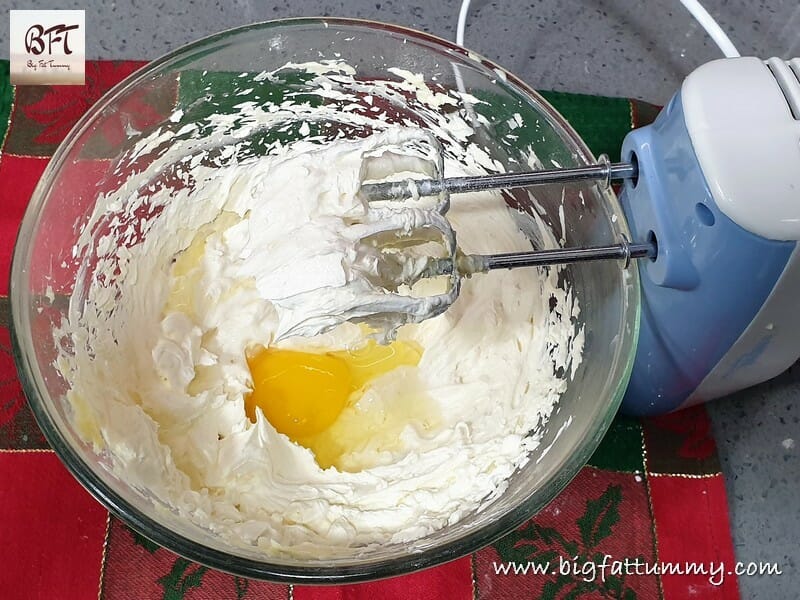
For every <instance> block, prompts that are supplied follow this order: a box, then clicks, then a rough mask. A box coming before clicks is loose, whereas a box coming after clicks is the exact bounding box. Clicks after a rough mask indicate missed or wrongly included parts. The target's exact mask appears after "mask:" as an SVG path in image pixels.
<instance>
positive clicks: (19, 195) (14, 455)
mask: <svg viewBox="0 0 800 600" xmlns="http://www.w3.org/2000/svg"><path fill="white" fill-rule="evenodd" d="M142 64H144V63H142V62H133V61H126V62H106V61H99V62H88V63H87V65H86V71H87V72H86V85H84V86H63V87H57V86H24V87H23V86H19V87H16V88H15V87H14V86H12V85H11V84H10V82H9V76H8V63H7V62H4V61H3V62H0V140H2V153H0V305H1V306H2V307H5V308H7V304H8V302H7V298H6V297H7V295H8V272H9V266H10V260H11V253H12V248H13V244H14V239H15V236H16V232H17V229H18V226H19V222H20V219H21V218H22V214H23V212H24V210H25V206H26V204H27V202H28V200H29V198H30V196H31V193H32V192H33V188H34V186H35V185H36V183H37V181H38V179H39V177H40V175H41V173H42V171H43V170H44V168H45V165H47V162H48V160H49V157H50V156H51V155H52V153H53V151H54V150H55V149H56V147H57V145H58V144H59V142H61V140H62V139H64V137H65V136H66V134H67V133H68V131H69V130H70V128H71V127H72V125H73V124H74V123H75V121H76V120H77V119H78V118H79V117H80V116H81V115H82V114H83V113H84V112H85V111H86V110H87V109H88V108H89V107H90V106H91V105H92V103H93V102H95V101H96V100H97V99H98V98H99V97H100V96H101V95H102V94H103V93H104V92H105V91H106V90H107V89H109V88H110V87H111V86H112V85H114V84H115V83H117V82H118V81H120V80H121V79H123V78H124V77H126V76H127V75H129V74H130V73H132V72H133V71H134V70H136V69H137V68H138V67H140V66H141V65H142ZM546 97H547V99H548V100H550V101H551V102H552V103H553V104H554V105H555V106H556V107H557V108H558V109H559V110H560V111H561V112H562V114H564V115H565V116H566V118H567V119H568V120H569V121H570V122H571V123H572V124H573V126H574V127H575V128H576V129H577V130H578V132H579V133H580V134H581V135H582V136H583V138H584V139H585V140H586V141H587V143H588V145H589V146H590V147H591V148H592V150H593V151H594V152H595V153H596V154H600V153H607V154H609V155H610V156H612V157H616V156H618V154H619V148H620V144H621V142H622V138H623V136H624V135H625V133H626V132H627V131H629V130H630V129H631V128H632V127H637V126H640V125H643V124H646V123H647V122H649V121H650V120H652V119H653V118H654V116H655V114H656V112H657V111H656V109H655V107H653V106H650V105H646V104H643V103H640V102H635V101H629V100H626V99H617V98H598V97H589V96H578V95H570V94H561V93H547V94H546ZM136 102H138V105H137V106H132V107H129V108H130V109H131V110H130V112H131V113H133V114H134V115H136V117H135V119H139V120H141V121H142V122H143V123H146V122H148V121H151V119H154V118H155V119H158V118H160V117H159V115H160V114H163V112H162V111H161V109H162V108H163V107H159V106H153V105H150V104H148V98H147V97H146V96H145V97H142V98H140V99H138V100H136ZM151 122H152V121H151ZM133 125H134V126H136V123H134V124H133ZM105 134H106V136H107V137H108V140H109V142H114V141H116V140H117V136H121V135H124V133H123V131H122V130H121V129H120V131H116V130H115V129H114V128H110V129H109V130H108V131H107V132H105ZM7 325H8V323H7V315H6V316H5V317H4V318H3V319H0V597H2V598H3V599H8V600H15V599H17V598H19V599H26V600H28V599H35V598H46V599H48V600H50V599H56V598H68V599H82V598H86V599H95V598H100V599H117V598H137V599H150V598H163V599H165V600H166V599H169V600H177V599H182V598H185V599H187V600H189V599H193V598H194V599H199V598H214V599H216V598H221V599H224V598H236V599H240V598H262V599H272V598H276V599H277V598H281V599H284V598H294V599H295V600H311V599H318V600H323V599H325V600H327V599H331V600H333V599H348V600H361V599H364V600H374V599H375V598H381V599H391V598H414V599H428V598H430V599H434V598H436V599H439V598H444V599H451V598H452V599H454V600H459V599H464V600H468V599H490V598H492V599H512V598H532V599H533V598H536V599H539V598H543V599H553V600H555V599H563V600H567V599H588V598H592V599H595V598H618V599H623V600H634V599H639V600H649V599H665V600H678V599H682V598H704V599H731V598H738V597H739V592H738V586H737V580H736V577H735V576H734V575H732V574H731V575H729V574H727V573H725V574H724V578H723V583H722V584H721V585H715V584H717V583H718V579H719V578H716V579H715V580H714V582H713V583H712V582H711V581H710V580H709V579H710V578H709V575H655V574H650V575H636V574H627V575H615V574H611V572H610V571H607V572H606V576H605V578H604V580H603V579H602V578H601V577H600V573H599V570H598V572H597V573H596V574H595V575H596V576H595V577H594V578H592V577H591V574H590V573H588V572H587V573H586V575H585V576H582V575H580V574H577V575H576V574H574V573H573V574H570V575H559V574H557V573H555V574H549V575H539V574H533V573H531V572H528V573H527V574H522V573H517V574H514V572H513V570H512V571H511V572H510V573H509V574H502V573H498V572H497V570H498V567H499V566H500V567H502V565H504V564H509V565H510V564H512V562H514V563H516V564H517V565H519V566H520V567H524V565H525V564H527V563H528V562H530V561H532V562H534V563H537V564H542V563H544V562H546V561H550V562H551V564H552V565H554V566H555V565H558V564H559V559H560V558H561V559H562V560H564V561H570V562H571V563H573V564H578V565H583V564H584V563H586V564H589V563H593V564H596V565H600V564H601V563H602V562H603V557H604V556H606V555H608V557H609V558H607V559H606V560H607V561H624V560H625V559H628V560H629V561H630V562H632V561H635V560H637V559H638V560H639V561H640V563H641V564H644V563H647V564H650V565H654V564H656V563H662V562H663V563H671V564H677V565H685V564H686V563H687V562H688V563H695V564H699V565H706V566H708V565H710V564H712V563H713V564H717V565H718V564H719V563H724V564H725V568H726V570H729V569H732V568H733V563H734V560H735V558H734V554H733V546H732V543H731V535H730V525H729V518H728V506H727V501H726V497H725V486H724V481H723V477H722V474H721V472H720V464H719V461H718V459H717V455H716V449H715V444H714V440H713V438H712V436H711V432H710V427H709V419H708V416H707V414H706V411H705V409H704V408H702V407H698V408H692V409H689V410H684V411H681V412H679V413H675V414H672V415H668V416H665V417H660V418H655V419H644V420H639V419H633V418H627V417H623V416H619V417H617V419H616V420H615V421H614V424H613V425H612V427H611V429H610V431H609V433H608V435H607V436H606V438H605V440H604V441H603V443H602V445H601V446H600V448H599V449H598V450H597V452H596V453H595V455H594V456H593V457H592V459H591V461H590V462H589V464H588V465H586V467H584V468H583V470H582V471H581V472H580V474H579V475H578V476H577V477H576V478H575V480H574V481H572V483H571V484H570V485H569V486H568V487H567V488H566V490H564V492H563V493H562V494H561V495H560V496H559V497H558V498H556V499H555V500H554V501H553V502H552V503H551V504H550V505H549V506H548V507H547V508H546V509H545V510H543V511H542V512H541V513H540V514H538V515H536V516H535V517H534V518H532V519H531V520H530V521H528V522H527V523H525V524H524V525H523V526H522V527H520V528H519V529H517V530H516V531H514V532H512V533H510V534H508V535H507V536H505V537H504V538H502V539H500V540H498V541H496V542H495V543H494V544H492V545H490V546H488V547H486V548H484V549H482V550H480V551H478V552H476V553H475V554H473V555H472V556H468V557H465V558H461V559H458V560H455V561H453V562H450V563H448V564H445V565H442V566H439V567H436V568H432V569H428V570H425V571H421V572H418V573H414V574H411V575H406V576H402V577H397V578H393V579H389V580H384V581H379V582H373V583H366V584H356V585H345V586H335V587H308V586H287V585H281V584H274V583H267V582H262V581H254V580H248V579H244V578H239V577H234V576H232V575H228V574H225V573H222V572H218V571H215V570H213V569H209V568H207V567H205V566H201V565H198V564H195V563H192V562H190V561H188V560H186V559H183V558H181V557H178V556H176V555H175V554H173V553H171V552H170V551H168V550H166V549H163V548H159V547H158V546H156V545H155V544H153V543H152V542H150V541H149V540H147V539H146V538H144V537H143V536H141V535H139V534H137V533H135V532H133V531H132V530H131V529H129V528H128V527H127V526H126V525H125V524H123V523H122V521H120V520H119V519H117V518H116V517H113V516H110V515H109V514H108V512H107V511H106V510H105V508H103V507H102V506H101V505H100V504H98V503H97V502H96V501H95V500H94V499H93V498H92V497H91V496H90V495H89V494H88V492H86V491H85V490H84V489H83V488H81V487H80V485H79V484H78V483H77V482H76V481H75V480H74V479H73V478H72V477H71V476H70V475H69V474H68V473H67V471H66V470H65V468H64V467H63V466H62V465H61V463H60V462H59V460H58V458H57V457H56V456H55V454H54V453H53V451H52V450H50V449H49V448H48V446H47V443H46V441H45V440H44V438H43V436H42V434H41V433H40V432H39V430H38V428H37V426H36V423H35V421H34V419H33V416H32V414H31V412H30V410H29V409H28V407H27V404H26V401H25V398H24V396H23V394H22V390H21V388H20V383H19V381H18V379H17V376H16V371H15V368H14V364H13V360H12V357H11V350H10V342H9V333H8V329H7ZM520 567H518V568H520ZM590 579H591V580H590Z"/></svg>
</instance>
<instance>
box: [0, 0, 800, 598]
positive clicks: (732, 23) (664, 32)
mask: <svg viewBox="0 0 800 600" xmlns="http://www.w3.org/2000/svg"><path fill="white" fill-rule="evenodd" d="M705 4H706V6H707V8H708V9H709V11H710V12H711V13H712V14H714V15H715V17H716V18H717V19H718V20H719V21H720V23H721V24H722V26H723V27H724V28H725V30H726V31H727V32H728V33H729V35H730V36H731V39H732V40H733V42H734V43H735V44H736V45H737V46H738V48H739V50H740V51H741V52H742V53H743V54H750V55H756V56H761V57H765V58H766V57H768V56H773V55H777V56H783V57H790V56H791V57H793V56H800V5H799V4H798V3H797V0H765V1H755V2H750V1H748V0H708V1H707V2H705ZM0 7H2V8H3V13H5V14H7V10H8V9H10V8H19V9H30V8H78V9H85V10H86V23H87V29H88V31H89V34H88V36H87V40H86V43H87V56H88V58H105V59H108V58H120V59H122V58H143V59H153V58H157V57H158V56H160V55H162V54H164V53H166V52H168V51H170V50H174V49H176V48H178V47H179V46H181V45H183V44H185V43H187V42H191V41H195V40H197V39H199V38H201V37H203V36H206V35H209V34H212V33H216V32H218V31H221V30H223V29H227V28H230V27H236V26H238V25H243V24H246V23H251V22H254V21H263V20H269V19H278V18H287V17H298V16H341V17H354V18H363V19H374V20H380V21H386V22H390V23H395V24H399V25H405V26H408V27H413V28H416V29H421V30H423V31H427V32H429V33H432V34H435V35H439V36H442V37H445V38H448V39H451V40H452V39H454V37H455V24H456V15H457V13H458V8H459V2H457V1H454V0H441V1H439V2H422V1H419V0H412V1H411V2H401V1H398V0H349V1H344V0H338V1H329V2H323V1H321V0H230V1H225V0H189V1H184V2H180V3H178V2H174V3H173V2H163V1H162V2H144V1H141V0H140V1H137V0H124V1H120V2H113V1H110V2H109V1H108V0H82V1H81V2H70V1H65V0H62V1H61V2H51V1H44V0H39V1H37V2H9V1H8V0H3V1H2V2H0ZM466 45H467V46H468V47H469V48H470V49H472V50H474V51H476V52H478V53H480V54H483V55H485V56H487V57H489V58H491V59H493V60H495V61H496V62H498V63H499V64H500V65H502V66H504V67H505V68H507V69H508V70H510V71H512V72H514V73H516V74H517V75H518V76H520V77H521V78H522V79H524V80H525V81H527V82H528V83H529V84H531V85H532V86H534V87H538V88H540V89H553V90H561V91H569V92H583V93H588V94H602V95H608V96H631V97H636V98H640V99H642V100H647V101H649V102H654V103H665V102H666V101H667V100H668V99H669V97H670V96H671V95H672V94H673V93H674V91H675V90H676V89H677V87H678V86H679V85H680V82H681V80H682V79H683V78H684V77H685V76H686V75H687V74H688V73H689V72H691V71H692V70H693V69H694V68H695V67H696V66H698V65H700V64H702V63H703V62H705V61H707V60H710V59H713V58H717V57H719V52H718V51H717V49H716V47H715V46H714V45H713V44H712V43H711V42H710V41H709V40H708V39H707V37H706V35H705V33H704V32H703V30H702V29H701V28H700V27H699V26H698V25H697V24H696V23H694V22H693V21H692V20H691V18H690V17H689V16H688V13H686V12H685V11H684V9H683V8H682V7H681V6H680V4H679V2H678V1H677V0H649V1H648V2H631V1H630V0H538V1H536V2H533V1H532V0H528V1H524V0H506V1H497V2H491V1H488V0H474V1H473V4H472V10H471V11H470V16H469V20H468V27H467V34H466ZM0 56H2V57H4V58H8V18H7V17H0ZM798 398H800V365H797V366H795V367H794V368H793V369H792V370H790V371H789V372H787V373H785V374H784V375H782V376H780V377H778V378H777V379H775V380H774V381H771V382H769V383H766V384H763V385H761V386H758V387H756V388H753V389H751V390H747V391H744V392H740V393H738V394H736V395H734V396H732V397H731V398H727V399H724V400H721V401H717V402H715V403H712V404H711V405H710V406H709V408H710V411H711V414H712V419H713V426H714V433H715V437H716V439H717V443H718V445H719V450H720V454H721V457H722V462H723V469H724V471H725V475H726V481H727V486H728V494H729V500H730V505H731V518H732V522H733V536H734V543H735V547H736V552H737V557H738V559H739V560H741V561H744V562H749V561H770V562H777V563H779V564H780V566H781V568H782V569H783V571H784V573H783V575H781V576H777V577H749V578H748V577H742V578H740V585H741V589H742V597H743V598H756V599H757V598H765V599H767V598H768V599H770V600H772V599H777V598H795V597H797V594H798V592H797V590H798V589H800V569H798V567H800V565H798V563H800V545H798V539H800V447H798V444H800V422H799V420H800V401H798Z"/></svg>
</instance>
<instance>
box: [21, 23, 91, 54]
mask: <svg viewBox="0 0 800 600" xmlns="http://www.w3.org/2000/svg"><path fill="white" fill-rule="evenodd" d="M74 29H80V25H65V24H64V23H59V24H58V25H54V26H53V27H50V28H49V29H45V28H44V27H42V26H41V25H31V27H30V29H28V32H27V33H26V34H25V50H27V51H28V53H29V54H35V55H37V56H38V55H39V54H42V53H43V52H44V51H45V49H47V54H52V53H53V44H56V50H58V48H59V46H58V44H60V45H61V50H62V52H63V53H64V54H72V50H70V49H69V32H70V31H72V30H74ZM45 42H47V44H46V45H45Z"/></svg>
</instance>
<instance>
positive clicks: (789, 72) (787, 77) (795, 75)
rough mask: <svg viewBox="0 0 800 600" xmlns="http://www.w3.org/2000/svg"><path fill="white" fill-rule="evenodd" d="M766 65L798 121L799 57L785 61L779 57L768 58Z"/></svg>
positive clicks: (799, 112)
mask: <svg viewBox="0 0 800 600" xmlns="http://www.w3.org/2000/svg"><path fill="white" fill-rule="evenodd" d="M767 67H768V68H769V70H770V71H772V75H773V76H774V77H775V80H776V81H777V82H778V86H779V87H780V88H781V91H782V92H783V96H784V97H785V98H786V103H787V104H788V105H789V110H790V111H791V112H792V116H793V117H794V119H795V120H796V121H800V59H797V58H793V59H792V60H791V61H789V62H787V61H785V60H782V59H780V58H770V59H769V60H767Z"/></svg>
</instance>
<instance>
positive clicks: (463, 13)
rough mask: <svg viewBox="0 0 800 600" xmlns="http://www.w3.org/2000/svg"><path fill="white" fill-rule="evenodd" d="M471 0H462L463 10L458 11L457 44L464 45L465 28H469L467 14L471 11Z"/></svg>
mask: <svg viewBox="0 0 800 600" xmlns="http://www.w3.org/2000/svg"><path fill="white" fill-rule="evenodd" d="M469 3H470V0H462V2H461V10H460V11H458V26H457V27H456V44H458V45H459V46H461V47H462V48H463V47H464V30H465V29H466V28H467V14H468V13H469Z"/></svg>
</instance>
